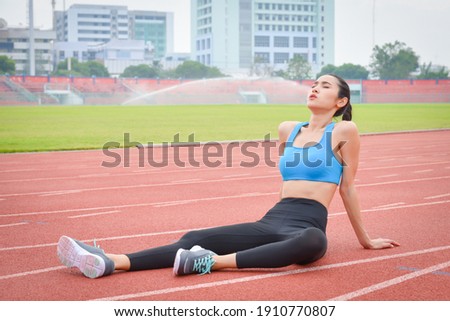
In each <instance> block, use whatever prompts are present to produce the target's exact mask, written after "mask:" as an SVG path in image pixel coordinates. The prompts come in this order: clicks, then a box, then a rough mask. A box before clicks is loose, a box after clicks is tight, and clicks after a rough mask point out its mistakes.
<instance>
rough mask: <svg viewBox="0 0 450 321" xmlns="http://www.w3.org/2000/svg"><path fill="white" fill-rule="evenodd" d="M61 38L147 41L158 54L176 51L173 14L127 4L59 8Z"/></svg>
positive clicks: (92, 41)
mask: <svg viewBox="0 0 450 321" xmlns="http://www.w3.org/2000/svg"><path fill="white" fill-rule="evenodd" d="M54 15H55V17H54V21H55V25H56V30H57V41H59V42H69V43H77V42H83V43H88V44H93V45H98V44H101V43H107V42H109V41H111V40H144V41H145V42H146V43H147V44H150V42H151V45H152V47H153V49H154V57H155V59H157V58H162V57H164V56H165V55H166V54H167V53H172V52H173V42H174V40H173V33H174V27H173V26H174V21H173V13H170V12H156V11H131V10H130V11H129V10H128V7H127V6H113V5H95V4H93V5H81V4H75V5H72V6H70V8H69V9H68V10H66V11H65V12H64V11H55V13H54Z"/></svg>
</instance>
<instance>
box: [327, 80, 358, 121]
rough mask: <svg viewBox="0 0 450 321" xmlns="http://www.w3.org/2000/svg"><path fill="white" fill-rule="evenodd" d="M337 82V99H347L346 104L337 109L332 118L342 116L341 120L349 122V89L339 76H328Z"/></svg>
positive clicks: (350, 111) (350, 118)
mask: <svg viewBox="0 0 450 321" xmlns="http://www.w3.org/2000/svg"><path fill="white" fill-rule="evenodd" d="M329 75H330V76H333V77H334V78H336V79H337V80H338V86H339V92H338V98H347V99H348V101H347V104H346V105H345V106H344V107H342V108H339V109H338V111H336V113H335V114H334V116H333V117H338V116H341V115H342V120H347V121H350V120H352V104H351V103H350V87H349V85H348V84H347V82H346V81H345V80H344V79H342V78H341V77H339V76H336V75H333V74H329Z"/></svg>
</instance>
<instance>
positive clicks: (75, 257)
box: [56, 236, 105, 279]
mask: <svg viewBox="0 0 450 321" xmlns="http://www.w3.org/2000/svg"><path fill="white" fill-rule="evenodd" d="M56 254H57V255H58V258H59V261H60V262H61V263H62V264H64V265H65V266H67V267H69V268H72V267H76V268H78V269H79V270H80V271H81V273H83V274H84V275H85V276H86V277H88V278H91V279H95V278H98V277H101V276H102V275H103V274H104V273H105V261H104V260H103V259H102V258H101V257H100V256H98V255H95V254H92V253H90V252H88V251H86V250H85V249H83V248H82V247H80V246H79V245H78V244H77V243H76V242H75V241H74V240H73V239H71V238H70V237H67V236H62V237H61V238H60V239H59V242H58V247H57V251H56Z"/></svg>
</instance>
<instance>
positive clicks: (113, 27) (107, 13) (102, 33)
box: [55, 4, 129, 44]
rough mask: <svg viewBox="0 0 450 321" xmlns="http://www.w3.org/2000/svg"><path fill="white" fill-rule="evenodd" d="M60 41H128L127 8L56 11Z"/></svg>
mask: <svg viewBox="0 0 450 321" xmlns="http://www.w3.org/2000/svg"><path fill="white" fill-rule="evenodd" d="M55 15H56V19H55V22H56V30H57V40H58V41H61V42H63V41H64V42H86V43H90V44H98V43H104V42H108V41H110V40H112V39H123V40H127V39H129V36H128V9H127V7H126V6H109V5H80V4H75V5H72V6H71V7H70V8H69V9H68V10H67V11H66V12H62V11H56V12H55Z"/></svg>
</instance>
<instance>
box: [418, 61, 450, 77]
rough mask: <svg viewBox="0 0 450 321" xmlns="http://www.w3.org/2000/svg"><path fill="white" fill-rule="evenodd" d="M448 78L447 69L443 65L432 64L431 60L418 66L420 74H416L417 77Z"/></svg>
mask: <svg viewBox="0 0 450 321" xmlns="http://www.w3.org/2000/svg"><path fill="white" fill-rule="evenodd" d="M447 78H448V69H447V67H445V66H435V67H434V68H433V66H432V65H431V62H430V63H429V64H428V65H427V64H423V65H422V66H420V74H419V75H418V76H417V79H447Z"/></svg>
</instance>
